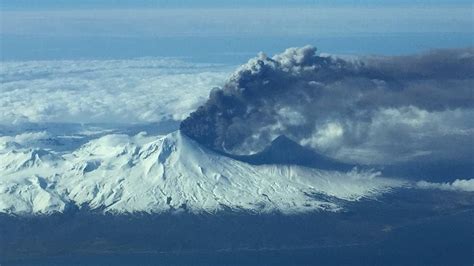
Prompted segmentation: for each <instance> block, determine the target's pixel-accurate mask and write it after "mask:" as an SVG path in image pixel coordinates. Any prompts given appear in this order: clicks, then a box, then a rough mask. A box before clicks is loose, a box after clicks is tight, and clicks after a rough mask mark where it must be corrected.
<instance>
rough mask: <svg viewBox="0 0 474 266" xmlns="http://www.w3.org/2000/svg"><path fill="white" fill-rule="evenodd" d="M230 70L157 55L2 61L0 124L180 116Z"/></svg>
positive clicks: (132, 120)
mask: <svg viewBox="0 0 474 266" xmlns="http://www.w3.org/2000/svg"><path fill="white" fill-rule="evenodd" d="M229 70H230V68H227V67H225V66H222V65H212V64H190V63H185V62H183V61H179V60H173V59H156V58H143V59H135V60H76V61H22V62H3V63H2V65H1V67H0V124H12V123H22V122H68V123H69V122H74V123H145V122H157V121H163V120H169V119H173V120H181V119H183V118H184V117H186V116H187V114H188V113H189V112H190V111H192V110H194V109H195V108H196V107H197V106H198V105H199V104H200V103H202V102H203V101H204V100H205V99H206V98H207V96H208V93H209V90H210V89H211V88H213V87H215V86H218V85H221V83H223V81H224V80H225V78H226V77H227V75H228V71H229Z"/></svg>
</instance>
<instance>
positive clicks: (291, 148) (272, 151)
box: [231, 135, 355, 171]
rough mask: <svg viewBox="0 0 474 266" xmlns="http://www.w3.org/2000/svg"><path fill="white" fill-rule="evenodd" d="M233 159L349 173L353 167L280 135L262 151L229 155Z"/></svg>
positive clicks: (252, 162)
mask: <svg viewBox="0 0 474 266" xmlns="http://www.w3.org/2000/svg"><path fill="white" fill-rule="evenodd" d="M231 156H232V157H233V158H235V159H238V160H241V161H244V162H248V163H250V164H255V165H261V164H294V165H301V166H307V167H312V168H316V169H320V170H335V171H349V170H351V169H352V168H354V167H355V165H351V164H346V163H343V162H339V161H337V160H335V159H332V158H330V157H327V156H324V155H322V154H319V153H317V152H315V151H313V150H310V149H307V148H305V147H303V146H301V145H299V144H298V143H296V142H294V141H293V140H291V139H289V138H287V137H286V136H284V135H281V136H279V137H277V138H276V139H274V140H273V141H272V143H271V144H270V145H269V146H268V147H266V148H265V149H264V150H263V151H261V152H259V153H256V154H252V155H242V156H239V155H231Z"/></svg>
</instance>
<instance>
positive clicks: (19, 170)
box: [0, 131, 405, 214]
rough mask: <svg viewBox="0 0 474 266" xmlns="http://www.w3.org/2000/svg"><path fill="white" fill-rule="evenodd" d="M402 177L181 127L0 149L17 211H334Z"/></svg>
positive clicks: (1, 196)
mask: <svg viewBox="0 0 474 266" xmlns="http://www.w3.org/2000/svg"><path fill="white" fill-rule="evenodd" d="M404 184H405V183H404V182H402V181H399V180H394V179H386V178H382V177H378V176H377V174H375V173H370V172H358V171H355V170H353V171H350V172H347V173H343V172H336V171H322V170H316V169H310V168H305V167H301V166H285V165H260V166H255V165H250V164H247V163H244V162H241V161H237V160H234V159H231V158H228V157H225V156H222V155H219V154H216V153H214V152H212V151H210V150H208V149H206V148H204V147H202V146H201V145H199V144H198V143H196V142H194V141H193V140H191V139H189V138H188V137H186V136H184V135H182V134H181V133H180V132H179V131H177V132H174V133H172V134H169V135H166V136H160V137H156V136H147V135H146V134H144V133H140V134H138V135H136V136H128V135H123V134H110V135H105V136H103V137H100V138H98V139H94V140H91V141H90V142H88V143H86V144H84V145H82V146H81V147H80V148H78V149H77V150H75V151H73V152H70V153H63V154H59V153H56V152H53V151H50V150H47V149H28V148H22V147H21V145H20V146H19V145H14V144H11V143H10V144H9V145H6V147H5V148H4V149H3V150H2V151H0V212H3V213H14V214H39V213H43V214H48V213H54V212H63V211H64V210H66V209H67V208H68V206H71V205H73V204H75V205H77V206H79V207H83V206H86V207H88V208H91V209H100V210H104V211H105V212H112V213H132V212H149V213H159V212H167V211H170V210H171V211H180V210H187V211H190V212H195V213H199V212H217V211H220V210H224V209H229V208H230V209H233V210H245V211H252V212H258V213H261V212H272V211H279V212H283V213H299V212H307V211H315V210H330V211H337V210H339V209H340V208H341V206H340V205H339V202H340V201H341V200H346V201H354V200H359V199H361V198H364V197H369V198H370V197H375V196H377V195H379V194H380V193H384V192H387V191H389V190H391V189H392V188H395V187H399V186H403V185H404Z"/></svg>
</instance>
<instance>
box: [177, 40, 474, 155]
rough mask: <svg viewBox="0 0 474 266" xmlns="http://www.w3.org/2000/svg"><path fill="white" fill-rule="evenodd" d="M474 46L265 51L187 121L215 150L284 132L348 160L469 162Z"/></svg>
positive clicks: (253, 145)
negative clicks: (341, 53) (385, 52)
mask: <svg viewBox="0 0 474 266" xmlns="http://www.w3.org/2000/svg"><path fill="white" fill-rule="evenodd" d="M473 82H474V49H473V48H467V49H454V50H435V51H431V52H428V53H424V54H419V55H411V56H396V57H335V56H325V55H318V54H317V53H316V49H315V48H313V47H311V46H306V47H303V48H290V49H287V50H286V51H285V52H283V53H282V54H278V55H275V56H273V57H271V58H270V57H268V56H266V55H265V54H263V53H262V54H260V55H259V56H258V57H256V58H253V59H251V60H249V62H248V63H247V64H245V65H243V66H241V67H240V68H239V69H238V70H237V71H236V72H235V73H234V74H233V75H232V76H231V78H230V79H229V80H228V82H227V83H226V84H225V85H224V86H223V87H222V88H221V89H214V90H213V91H212V92H211V94H210V96H209V99H208V101H207V102H206V103H205V104H204V105H203V106H201V107H199V108H198V109H197V110H196V111H195V112H193V113H192V114H191V115H190V116H189V117H188V118H187V119H186V120H184V121H183V122H182V124H181V129H182V131H184V133H185V134H187V135H188V136H190V137H192V138H194V139H196V140H197V141H199V142H201V143H203V144H205V145H207V146H208V147H211V148H213V149H217V150H221V151H225V152H229V153H234V154H249V153H254V152H257V151H259V150H261V149H263V147H265V146H266V145H268V144H269V143H270V142H271V141H272V140H273V139H274V138H276V137H277V136H279V135H286V136H287V137H289V138H291V139H293V140H295V141H297V142H299V143H300V144H302V145H304V146H306V147H310V148H312V149H314V150H316V151H319V152H323V153H326V154H328V155H330V156H333V157H336V158H339V159H343V160H346V161H352V162H359V163H392V162H395V161H407V160H414V159H417V160H418V159H419V160H430V161H435V160H445V159H455V160H464V161H469V160H472V159H471V158H472V157H473V155H474V152H473V149H472V148H471V147H472V146H473V145H474V138H473V134H474V119H473V118H474V96H473V93H472V90H473V84H474V83H473Z"/></svg>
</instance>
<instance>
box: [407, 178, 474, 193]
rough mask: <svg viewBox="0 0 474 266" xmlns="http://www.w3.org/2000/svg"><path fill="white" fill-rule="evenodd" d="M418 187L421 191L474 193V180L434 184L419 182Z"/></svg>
mask: <svg viewBox="0 0 474 266" xmlns="http://www.w3.org/2000/svg"><path fill="white" fill-rule="evenodd" d="M416 186H417V187H418V188H421V189H440V190H447V191H466V192H474V179H456V180H455V181H453V182H451V183H449V182H446V183H432V182H427V181H419V182H417V183H416Z"/></svg>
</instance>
